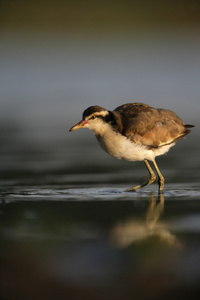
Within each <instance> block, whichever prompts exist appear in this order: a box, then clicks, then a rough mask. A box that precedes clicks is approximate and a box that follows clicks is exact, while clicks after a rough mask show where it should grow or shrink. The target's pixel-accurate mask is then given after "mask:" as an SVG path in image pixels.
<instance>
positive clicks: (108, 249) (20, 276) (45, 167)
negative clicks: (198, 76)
mask: <svg viewBox="0 0 200 300" xmlns="http://www.w3.org/2000/svg"><path fill="white" fill-rule="evenodd" d="M80 146H81V144H80ZM96 147H97V145H96V144H94V145H90V151H89V150H88V151H86V152H85V154H84V161H83V156H82V155H83V154H82V155H80V153H79V151H78V150H80V148H79V147H78V148H77V147H75V146H71V148H69V149H68V152H67V153H66V155H63V154H62V150H61V149H62V146H60V147H58V148H57V149H59V150H57V151H58V153H57V152H56V151H55V148H51V151H52V152H53V151H55V153H54V156H55V157H56V159H55V160H54V162H53V161H52V160H48V161H49V162H48V163H47V160H45V157H46V156H48V159H49V157H51V156H52V153H51V151H50V150H49V148H48V150H47V149H46V150H45V149H43V151H41V152H38V154H37V155H36V153H34V151H33V149H29V151H26V155H25V157H24V158H23V159H20V157H21V158H22V157H23V155H22V153H21V152H20V151H15V154H12V157H11V155H9V154H8V153H7V154H6V155H5V153H4V152H3V153H2V156H3V162H4V164H3V166H4V171H5V173H4V176H2V178H1V183H2V188H1V204H0V212H1V214H0V228H1V229H0V240H1V251H0V261H1V268H0V282H1V299H34V300H35V299H66V298H67V299H109V300H112V299H113V300H117V299H124V300H126V299H161V298H162V299H178V298H180V299H188V297H189V298H190V299H198V297H199V294H200V288H199V283H200V271H199V270H200V239H199V234H200V185H199V159H198V149H196V150H195V147H193V148H192V149H193V150H191V151H193V152H192V153H193V155H191V157H193V158H194V157H196V160H195V161H196V164H195V165H194V164H192V159H191V160H187V159H186V157H187V151H188V150H187V149H186V150H185V152H182V154H178V152H177V151H178V149H179V148H178V149H177V151H173V152H172V154H170V155H169V156H168V157H164V158H163V160H162V159H160V160H159V162H160V164H161V167H162V171H163V174H165V178H166V185H165V191H164V194H163V195H160V196H159V195H158V193H157V184H156V183H155V184H152V185H151V186H148V187H146V188H144V189H142V190H140V191H137V192H135V193H129V192H125V190H126V189H127V188H129V187H131V186H132V185H134V184H137V183H138V182H139V181H142V180H144V178H145V176H146V175H147V174H146V173H145V168H144V166H143V164H142V163H135V164H131V166H130V164H126V163H123V162H118V161H117V160H112V158H110V157H109V156H108V158H107V156H106V154H105V157H104V156H101V154H100V156H98V160H99V161H100V162H101V163H100V164H99V163H98V164H97V161H96V164H95V160H93V157H92V156H90V153H93V152H95V151H96ZM20 153H21V154H20ZM68 153H71V156H70V155H68ZM100 153H101V152H100ZM97 155H99V154H98V153H97ZM102 155H104V154H102ZM72 156H73V157H75V158H76V159H74V160H72V159H71V157H72ZM178 157H179V159H178ZM102 158H103V159H102ZM182 158H184V159H183V161H186V163H185V164H186V165H185V166H184V165H183V164H181V159H182ZM43 159H44V161H43V162H42V160H43ZM175 161H176V164H175ZM33 162H34V166H35V168H36V169H35V170H34V171H33V167H32V166H33ZM61 162H62V163H63V164H64V162H65V164H66V165H68V168H67V167H66V165H65V167H66V169H65V171H64V170H63V169H62V168H61V167H60V166H61ZM179 162H180V163H179ZM19 164H20V166H21V168H19ZM56 166H57V167H56ZM58 166H59V167H58ZM86 166H87V167H86ZM144 286H145V289H144Z"/></svg>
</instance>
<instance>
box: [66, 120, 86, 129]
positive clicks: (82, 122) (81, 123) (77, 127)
mask: <svg viewBox="0 0 200 300" xmlns="http://www.w3.org/2000/svg"><path fill="white" fill-rule="evenodd" d="M86 124H88V122H87V121H85V120H81V121H80V122H78V123H77V124H76V125H74V126H73V127H72V128H71V129H70V130H69V131H74V130H77V129H80V128H84V127H85V125H86Z"/></svg>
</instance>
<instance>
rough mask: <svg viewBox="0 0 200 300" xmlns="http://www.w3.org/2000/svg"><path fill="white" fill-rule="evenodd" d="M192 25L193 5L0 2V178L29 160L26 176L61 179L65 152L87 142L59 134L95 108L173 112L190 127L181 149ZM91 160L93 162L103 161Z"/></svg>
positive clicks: (199, 43)
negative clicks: (135, 106) (0, 170)
mask: <svg viewBox="0 0 200 300" xmlns="http://www.w3.org/2000/svg"><path fill="white" fill-rule="evenodd" d="M199 16H200V3H199V1H197V0H191V1H181V0H173V1H170V0H168V1H165V0H161V1H147V0H141V1H132V0H125V1H118V0H115V1H114V0H113V1H112V0H109V1H104V0H101V1H90V0H86V1H79V0H73V1H64V0H63V1H61V0H58V1H48V2H46V1H14V0H13V1H4V0H1V1H0V66H1V67H0V86H1V88H0V140H1V160H2V165H3V166H4V171H5V172H4V176H5V175H6V172H11V171H14V169H16V168H17V169H18V171H19V172H22V171H23V170H25V169H26V168H28V161H27V160H28V158H27V157H28V154H30V152H31V155H34V157H33V159H34V164H33V165H31V168H30V169H31V170H33V169H36V170H37V171H41V169H42V170H44V169H48V170H49V169H54V170H55V168H57V169H59V170H60V168H64V171H66V169H67V168H68V167H69V165H68V163H67V162H66V161H67V159H68V157H69V155H70V153H71V152H72V147H73V146H74V143H76V142H78V141H79V142H80V143H81V145H84V143H85V144H86V145H85V147H86V146H87V145H88V143H93V140H94V139H92V138H91V134H89V133H88V132H87V131H86V130H82V131H80V132H79V133H78V132H77V133H73V134H69V133H68V129H69V128H70V127H71V126H72V125H73V124H74V123H75V122H77V121H79V120H80V119H81V115H82V112H83V110H84V109H85V108H87V107H88V106H90V105H95V104H98V105H100V106H104V107H106V108H108V109H114V108H115V107H117V106H118V105H120V104H123V103H127V102H144V103H147V104H149V105H152V106H154V107H162V108H168V109H171V110H174V111H175V112H176V113H177V114H178V115H179V116H180V117H182V118H183V120H184V121H185V122H186V123H189V124H195V125H196V128H195V130H193V134H192V135H191V136H190V137H189V139H190V142H191V141H192V140H193V139H194V138H195V136H196V134H197V132H198V124H199V111H200V100H199V80H200V60H199V53H200V32H199V29H200V18H199ZM95 142H96V141H95ZM186 144H188V143H184V145H186ZM90 145H93V144H90ZM95 145H96V144H95ZM186 147H187V146H186ZM96 148H97V147H96ZM68 150H69V152H70V153H69V154H68V153H67V151H68ZM46 151H47V152H48V153H49V156H48V158H47V159H46V158H45V155H47V153H46ZM96 151H98V150H96ZM58 152H59V154H58ZM101 152H102V151H99V152H97V153H98V155H99V159H101V156H100V155H103V159H105V160H107V155H106V154H101ZM44 153H45V154H44ZM50 153H52V154H50ZM56 153H57V154H56ZM79 153H80V152H79ZM16 154H18V155H21V156H20V157H21V159H20V164H19V165H18V162H19V159H16V160H14V156H15V155H16ZM90 154H91V153H90ZM42 155H43V156H42ZM85 156H86V157H89V153H88V152H85ZM95 156H96V155H95ZM39 157H40V158H39ZM90 157H91V156H90ZM92 157H93V156H92ZM92 157H91V159H92ZM18 158H19V157H18ZM38 160H39V162H38ZM70 161H71V158H70V160H69V162H70ZM37 162H38V164H37ZM92 163H94V162H93V161H92ZM80 164H81V162H80ZM9 174H11V173H9Z"/></svg>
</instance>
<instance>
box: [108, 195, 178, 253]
mask: <svg viewBox="0 0 200 300" xmlns="http://www.w3.org/2000/svg"><path fill="white" fill-rule="evenodd" d="M163 212H164V194H160V195H159V201H158V202H157V201H156V198H155V196H154V195H153V194H152V193H151V194H150V195H149V206H148V208H147V211H146V213H145V220H144V219H140V220H138V219H134V218H132V219H129V220H127V221H125V222H119V223H117V224H116V225H115V226H114V227H113V228H112V230H111V235H110V238H111V243H112V244H114V245H115V246H116V247H120V248H125V247H127V246H129V245H131V244H133V243H138V242H142V241H145V240H147V239H148V238H151V237H157V238H158V239H159V240H160V242H162V243H164V244H165V245H169V246H174V247H181V243H180V241H179V240H178V239H177V238H176V236H175V235H174V234H172V233H170V231H169V224H167V223H165V222H162V221H160V220H159V219H160V217H161V215H162V213H163Z"/></svg>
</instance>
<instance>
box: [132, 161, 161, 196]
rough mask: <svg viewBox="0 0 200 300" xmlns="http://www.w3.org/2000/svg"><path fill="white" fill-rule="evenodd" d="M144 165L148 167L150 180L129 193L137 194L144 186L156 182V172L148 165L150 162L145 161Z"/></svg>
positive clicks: (133, 188)
mask: <svg viewBox="0 0 200 300" xmlns="http://www.w3.org/2000/svg"><path fill="white" fill-rule="evenodd" d="M144 163H145V165H146V167H147V170H148V171H149V175H150V177H149V179H148V180H147V181H145V182H144V183H142V184H139V185H136V186H134V187H132V188H130V189H128V190H127V192H135V191H137V190H138V189H140V188H142V187H143V186H145V185H148V184H151V183H153V182H154V181H155V179H156V175H155V174H154V172H153V170H152V168H151V166H150V164H149V163H148V161H147V160H146V159H145V160H144ZM157 168H158V167H157Z"/></svg>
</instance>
